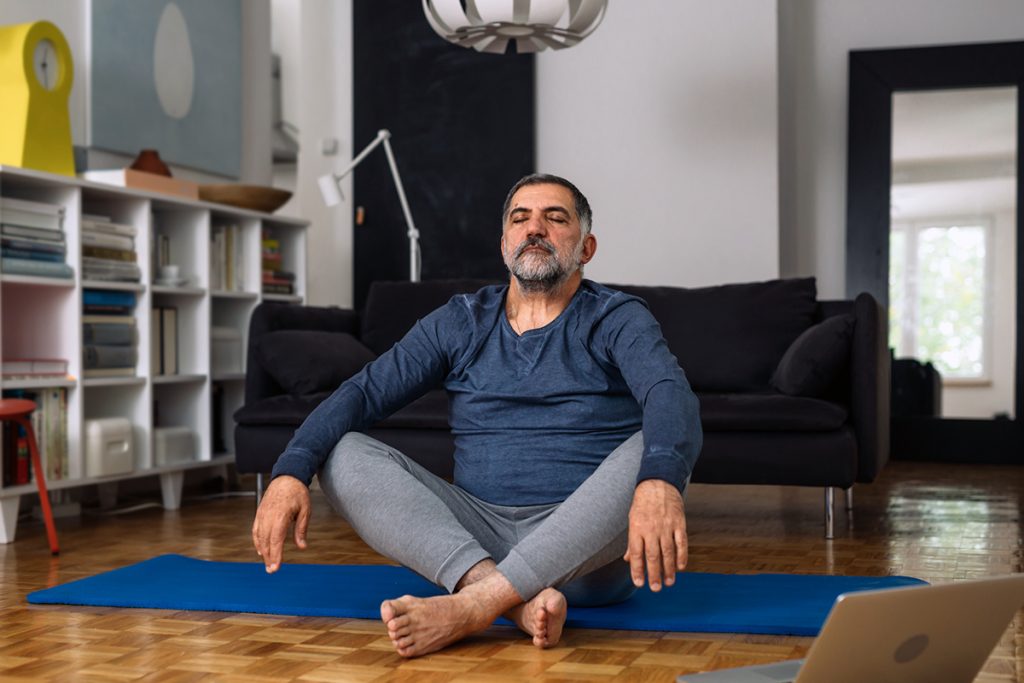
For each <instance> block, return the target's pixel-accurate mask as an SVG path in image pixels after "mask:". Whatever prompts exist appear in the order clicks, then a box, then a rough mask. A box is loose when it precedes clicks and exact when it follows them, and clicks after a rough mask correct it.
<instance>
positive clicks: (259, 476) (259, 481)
mask: <svg viewBox="0 0 1024 683" xmlns="http://www.w3.org/2000/svg"><path fill="white" fill-rule="evenodd" d="M261 500H263V473H262V472H257V473H256V507H259V506H260V501H261Z"/></svg>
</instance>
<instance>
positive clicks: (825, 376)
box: [771, 315, 853, 396]
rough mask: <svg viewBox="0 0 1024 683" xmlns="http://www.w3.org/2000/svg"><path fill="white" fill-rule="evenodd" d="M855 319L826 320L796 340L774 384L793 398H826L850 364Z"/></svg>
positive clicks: (780, 362)
mask: <svg viewBox="0 0 1024 683" xmlns="http://www.w3.org/2000/svg"><path fill="white" fill-rule="evenodd" d="M852 337H853V316H852V315H837V316H834V317H831V318H826V319H825V320H823V321H821V322H820V323H818V324H817V325H813V326H812V327H810V328H808V329H806V330H804V332H803V334H801V335H800V336H799V337H797V338H796V340H794V341H793V343H792V344H790V345H789V348H788V349H786V353H785V354H783V356H782V360H780V361H779V366H778V367H777V368H775V373H774V374H773V375H772V379H771V384H772V386H773V387H775V388H776V389H778V390H779V391H781V392H782V393H784V394H788V395H790V396H823V395H825V393H826V392H827V391H828V390H829V388H830V387H831V386H832V385H833V384H834V383H835V382H836V380H837V379H838V378H839V377H840V375H841V374H842V373H843V372H844V371H845V370H846V368H847V367H848V366H849V363H850V339H851V338H852Z"/></svg>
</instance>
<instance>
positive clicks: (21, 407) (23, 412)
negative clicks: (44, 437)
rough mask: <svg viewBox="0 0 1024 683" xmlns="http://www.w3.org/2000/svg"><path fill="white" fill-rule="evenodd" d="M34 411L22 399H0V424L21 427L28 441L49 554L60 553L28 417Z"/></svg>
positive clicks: (32, 406)
mask: <svg viewBox="0 0 1024 683" xmlns="http://www.w3.org/2000/svg"><path fill="white" fill-rule="evenodd" d="M35 409H36V404H35V403H33V402H32V401H29V400H26V399H23V398H0V422H7V421H11V422H14V423H15V424H19V425H21V427H22V429H24V430H25V434H26V437H27V440H28V451H29V454H30V455H31V456H32V471H33V473H34V474H35V480H36V487H38V489H39V505H40V506H41V507H42V508H43V521H45V522H46V536H47V538H48V539H49V540H50V552H51V553H53V554H54V555H57V554H58V553H60V548H58V547H57V527H55V526H54V524H53V511H52V510H51V509H50V496H49V495H48V494H47V493H46V477H45V475H44V472H43V465H42V462H40V460H39V448H38V447H37V446H36V435H35V432H33V431H32V421H31V420H30V419H29V415H31V414H32V411H33V410H35Z"/></svg>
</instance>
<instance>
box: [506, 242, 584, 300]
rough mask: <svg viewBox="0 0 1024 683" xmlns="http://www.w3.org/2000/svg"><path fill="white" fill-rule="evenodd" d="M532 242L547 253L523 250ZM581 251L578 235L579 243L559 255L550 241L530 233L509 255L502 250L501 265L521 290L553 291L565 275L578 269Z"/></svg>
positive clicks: (533, 291) (564, 278)
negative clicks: (566, 252)
mask: <svg viewBox="0 0 1024 683" xmlns="http://www.w3.org/2000/svg"><path fill="white" fill-rule="evenodd" d="M533 246H539V247H541V248H543V249H545V250H547V252H548V253H547V254H540V253H537V252H530V253H529V254H524V253H523V252H524V251H526V249H528V248H529V247H533ZM582 253H583V240H582V239H581V240H580V243H579V246H578V247H577V248H576V249H574V250H573V252H572V253H571V254H568V258H565V259H561V258H559V255H558V252H557V251H556V250H555V247H554V245H553V244H551V243H550V242H548V241H547V240H544V239H540V238H536V237H531V238H528V239H527V240H525V241H524V242H523V243H522V244H520V245H519V246H518V247H516V250H515V252H514V253H513V254H512V256H511V258H509V256H508V255H507V254H506V256H505V266H506V267H507V268H508V269H509V272H511V273H512V275H513V276H514V277H515V279H516V281H517V282H518V283H519V287H520V289H522V290H523V291H524V292H529V293H531V294H538V293H546V292H553V291H554V290H555V289H557V288H558V287H559V286H560V285H561V284H562V283H564V282H565V281H566V280H568V279H569V276H571V275H572V274H573V273H575V272H576V271H577V270H579V267H580V255H581V254H582Z"/></svg>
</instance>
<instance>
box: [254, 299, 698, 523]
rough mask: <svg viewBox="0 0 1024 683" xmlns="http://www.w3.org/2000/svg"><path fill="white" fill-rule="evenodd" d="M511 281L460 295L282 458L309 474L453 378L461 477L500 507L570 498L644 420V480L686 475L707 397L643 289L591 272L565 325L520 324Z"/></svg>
mask: <svg viewBox="0 0 1024 683" xmlns="http://www.w3.org/2000/svg"><path fill="white" fill-rule="evenodd" d="M507 290H508V286H507V285H505V286H491V287H485V288H484V289H481V290H480V291H479V292H476V293H475V294H460V295H457V296H455V297H453V298H452V299H451V300H450V301H449V302H448V303H447V304H446V305H444V306H442V307H441V308H439V309H437V310H436V311H434V312H432V313H431V314H429V315H428V316H426V317H425V318H423V319H422V320H419V321H418V322H417V323H416V325H415V326H414V327H413V328H412V330H410V331H409V333H408V334H406V336H405V337H404V338H402V340H401V341H399V342H398V343H397V344H395V346H394V347H392V348H391V350H389V351H388V352H387V353H385V354H383V355H381V356H380V357H379V358H378V359H377V360H375V361H374V362H372V363H370V364H368V365H367V366H366V367H364V368H363V370H362V371H361V372H359V374H357V375H356V376H355V377H353V378H351V379H350V380H348V381H346V382H345V383H343V384H342V385H341V386H340V387H339V388H338V389H337V390H336V391H335V392H334V393H333V394H332V395H331V396H330V397H328V398H327V399H326V400H325V401H324V402H323V403H321V404H320V405H319V406H318V407H317V408H316V410H314V411H313V412H312V413H311V414H310V415H309V417H308V418H307V419H306V421H305V422H304V423H303V424H302V426H301V427H300V428H299V429H298V430H297V431H296V433H295V436H294V437H293V438H292V440H291V442H289V444H288V447H287V448H286V449H285V452H284V453H283V454H282V455H281V457H280V458H279V459H278V461H277V464H276V465H275V466H274V470H273V476H275V477H276V476H279V475H282V474H288V475H291V476H294V477H296V478H298V479H300V480H302V481H304V482H306V483H307V484H308V483H309V482H310V481H311V480H312V477H313V475H314V474H315V473H316V472H317V471H318V470H319V468H320V467H321V466H322V465H323V463H324V462H325V461H326V459H327V457H328V455H330V453H331V451H332V449H333V448H334V446H335V445H336V444H337V443H338V441H339V440H340V439H341V437H342V436H344V435H345V433H347V432H349V431H358V430H361V429H365V428H366V427H368V426H370V425H372V424H374V423H375V422H377V421H379V420H381V419H383V418H384V417H387V416H388V415H390V414H391V413H393V412H394V411H396V410H398V409H399V408H401V407H402V406H404V405H405V404H407V403H408V402H410V401H411V400H413V399H415V398H416V397H418V396H420V395H421V394H422V393H423V392H424V391H426V390H428V389H431V388H433V387H436V386H438V384H441V383H442V382H443V384H444V387H445V389H446V390H447V392H448V395H449V407H450V410H449V421H450V424H451V428H452V433H453V435H454V437H455V484H456V485H458V486H460V487H462V488H463V489H465V490H466V491H468V492H469V493H471V494H473V495H474V496H477V497H478V498H481V499H483V500H485V501H488V502H490V503H494V504H498V505H512V506H522V505H536V504H543V503H553V502H559V501H562V500H565V498H567V497H568V496H569V494H571V493H572V492H573V491H574V490H576V488H577V487H578V486H579V485H580V484H581V483H582V482H583V481H584V480H585V479H586V478H587V477H588V476H590V474H591V473H593V471H594V470H595V469H596V468H597V466H598V465H599V464H600V463H601V461H602V460H604V458H605V457H606V456H607V455H608V454H609V453H611V451H613V450H614V449H615V448H616V447H617V446H618V445H619V444H621V443H622V442H623V441H625V440H626V439H627V438H628V437H629V436H631V435H632V434H634V433H635V432H637V431H638V430H640V429H642V430H643V437H644V453H643V459H642V461H641V466H640V472H639V474H638V476H637V481H638V482H640V481H643V480H645V479H663V480H665V481H668V482H670V483H672V484H674V485H676V486H677V487H681V486H682V484H683V482H684V481H685V479H686V477H688V476H689V475H690V472H691V471H692V469H693V465H694V463H695V462H696V460H697V456H698V455H699V453H700V448H701V443H702V434H701V427H700V415H699V407H698V403H697V398H696V396H694V394H693V392H692V391H691V390H690V386H689V383H688V382H687V380H686V376H685V375H684V373H683V371H682V370H681V369H680V367H679V364H678V362H677V361H676V359H675V357H674V356H673V355H672V353H671V352H670V351H669V350H668V346H667V344H666V343H665V340H664V338H663V337H662V334H661V328H660V327H659V325H658V323H657V321H656V320H655V319H654V317H653V316H652V315H651V313H650V311H649V310H648V309H647V306H646V304H645V303H644V302H643V301H642V300H641V299H638V298H637V297H634V296H630V295H627V294H624V293H622V292H618V291H616V290H612V289H609V288H607V287H604V286H602V285H599V284H597V283H594V282H591V281H589V280H583V282H582V283H581V285H580V287H579V289H578V290H577V292H576V294H575V295H574V296H573V298H572V301H571V302H570V303H569V305H568V307H567V308H566V309H565V310H564V311H562V313H561V314H560V315H559V316H558V317H557V318H556V319H555V320H553V321H552V322H551V323H549V324H547V325H545V326H544V327H541V328H538V329H535V330H529V331H527V332H525V333H524V334H522V335H521V336H520V335H517V334H516V333H515V332H514V331H513V330H512V328H511V326H510V325H509V323H508V319H507V317H506V315H505V295H506V293H507Z"/></svg>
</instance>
